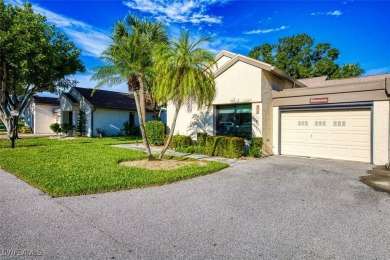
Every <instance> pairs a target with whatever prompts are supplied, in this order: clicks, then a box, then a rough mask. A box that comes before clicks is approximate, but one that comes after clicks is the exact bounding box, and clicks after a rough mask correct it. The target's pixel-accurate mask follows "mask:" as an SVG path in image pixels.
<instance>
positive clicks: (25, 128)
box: [19, 125, 32, 134]
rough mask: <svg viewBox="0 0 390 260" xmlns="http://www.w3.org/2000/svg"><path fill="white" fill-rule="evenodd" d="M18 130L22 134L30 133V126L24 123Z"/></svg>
mask: <svg viewBox="0 0 390 260" xmlns="http://www.w3.org/2000/svg"><path fill="white" fill-rule="evenodd" d="M19 132H20V133H22V134H31V133H32V129H31V128H30V127H28V126H25V125H24V126H22V127H20V128H19Z"/></svg>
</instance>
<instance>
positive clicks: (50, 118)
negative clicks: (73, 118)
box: [24, 96, 60, 134]
mask: <svg viewBox="0 0 390 260" xmlns="http://www.w3.org/2000/svg"><path fill="white" fill-rule="evenodd" d="M59 120H60V101H59V99H58V97H38V96H34V97H32V98H31V100H30V102H29V104H28V105H27V106H26V109H25V110H24V122H25V124H26V125H27V126H29V127H30V128H31V130H32V132H33V133H34V134H52V133H53V131H51V129H50V125H51V124H53V123H59Z"/></svg>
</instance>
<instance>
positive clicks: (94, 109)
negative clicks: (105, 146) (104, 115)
mask: <svg viewBox="0 0 390 260" xmlns="http://www.w3.org/2000/svg"><path fill="white" fill-rule="evenodd" d="M95 111H96V107H93V109H91V137H93V112H95Z"/></svg>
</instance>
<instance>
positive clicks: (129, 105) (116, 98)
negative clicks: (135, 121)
mask: <svg viewBox="0 0 390 260" xmlns="http://www.w3.org/2000/svg"><path fill="white" fill-rule="evenodd" d="M74 89H75V90H76V91H77V92H79V93H80V94H81V95H82V96H83V97H84V98H85V99H86V100H87V101H88V102H89V103H90V104H91V105H93V106H94V107H99V108H117V109H134V110H135V109H136V105H135V99H134V95H132V94H129V93H121V92H114V91H108V90H101V89H97V90H95V92H94V93H93V95H92V92H93V91H94V89H91V88H80V87H75V88H74Z"/></svg>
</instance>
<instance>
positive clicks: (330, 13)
mask: <svg viewBox="0 0 390 260" xmlns="http://www.w3.org/2000/svg"><path fill="white" fill-rule="evenodd" d="M342 14H343V13H342V12H341V11H340V10H334V11H330V12H317V13H311V14H310V15H311V16H318V15H330V16H336V17H338V16H340V15H342Z"/></svg>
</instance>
